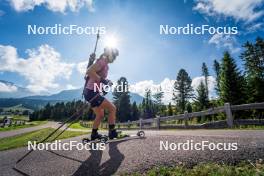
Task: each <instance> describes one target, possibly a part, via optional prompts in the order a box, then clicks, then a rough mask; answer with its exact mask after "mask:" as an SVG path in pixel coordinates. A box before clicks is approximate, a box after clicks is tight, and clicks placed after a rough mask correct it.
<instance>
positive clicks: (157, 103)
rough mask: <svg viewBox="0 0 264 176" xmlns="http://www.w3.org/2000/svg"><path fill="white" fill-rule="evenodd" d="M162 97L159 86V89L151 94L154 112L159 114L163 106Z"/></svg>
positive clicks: (162, 93)
mask: <svg viewBox="0 0 264 176" xmlns="http://www.w3.org/2000/svg"><path fill="white" fill-rule="evenodd" d="M163 97H164V92H163V91H162V89H161V87H160V88H159V91H158V92H157V93H155V94H154V95H153V99H154V103H155V113H158V114H159V115H161V114H163V113H164V112H163V111H164V108H163V106H164V105H163V103H162V99H163Z"/></svg>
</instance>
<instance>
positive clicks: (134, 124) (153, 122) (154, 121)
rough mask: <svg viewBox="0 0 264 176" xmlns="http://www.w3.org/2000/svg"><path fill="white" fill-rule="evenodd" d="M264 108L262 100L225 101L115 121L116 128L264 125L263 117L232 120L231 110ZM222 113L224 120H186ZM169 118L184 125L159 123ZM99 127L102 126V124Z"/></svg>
mask: <svg viewBox="0 0 264 176" xmlns="http://www.w3.org/2000/svg"><path fill="white" fill-rule="evenodd" d="M259 109H264V102H262V103H252V104H242V105H230V103H225V104H224V106H219V107H215V108H210V109H207V110H204V111H200V112H192V113H188V112H187V111H185V113H184V114H179V115H173V116H166V117H156V118H151V119H139V120H137V121H131V122H125V123H117V127H118V128H120V129H121V128H126V129H127V128H140V129H143V128H144V129H160V128H210V127H212V128H223V127H228V128H232V127H233V126H234V125H264V119H236V120H234V118H233V115H232V112H235V111H241V110H259ZM219 113H224V114H225V115H226V120H222V121H213V122H208V123H204V124H197V125H189V124H188V121H189V120H191V119H192V118H195V117H201V116H207V115H214V114H219ZM170 120H183V121H184V125H161V122H166V121H170ZM101 127H104V125H102V126H101Z"/></svg>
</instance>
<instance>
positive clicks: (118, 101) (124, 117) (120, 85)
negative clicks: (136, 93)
mask: <svg viewBox="0 0 264 176" xmlns="http://www.w3.org/2000/svg"><path fill="white" fill-rule="evenodd" d="M127 87H128V81H127V79H126V78H125V77H121V78H120V79H119V80H118V81H117V87H116V88H115V89H114V92H113V99H114V104H115V106H116V109H117V113H116V116H117V119H118V121H120V122H124V121H128V120H131V104H130V95H129V90H127Z"/></svg>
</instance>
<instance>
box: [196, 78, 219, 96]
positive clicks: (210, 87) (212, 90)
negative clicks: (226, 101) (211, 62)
mask: <svg viewBox="0 0 264 176" xmlns="http://www.w3.org/2000/svg"><path fill="white" fill-rule="evenodd" d="M201 81H202V82H203V83H205V81H204V77H203V76H200V77H195V78H193V80H192V87H193V89H194V90H196V89H197V88H198V86H199V84H200V83H201ZM215 86H216V80H215V78H214V77H213V76H209V77H208V90H209V97H210V98H215V96H216V95H215Z"/></svg>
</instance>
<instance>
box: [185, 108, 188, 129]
mask: <svg viewBox="0 0 264 176" xmlns="http://www.w3.org/2000/svg"><path fill="white" fill-rule="evenodd" d="M184 126H185V128H186V127H187V126H188V111H184Z"/></svg>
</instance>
